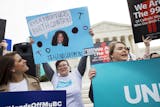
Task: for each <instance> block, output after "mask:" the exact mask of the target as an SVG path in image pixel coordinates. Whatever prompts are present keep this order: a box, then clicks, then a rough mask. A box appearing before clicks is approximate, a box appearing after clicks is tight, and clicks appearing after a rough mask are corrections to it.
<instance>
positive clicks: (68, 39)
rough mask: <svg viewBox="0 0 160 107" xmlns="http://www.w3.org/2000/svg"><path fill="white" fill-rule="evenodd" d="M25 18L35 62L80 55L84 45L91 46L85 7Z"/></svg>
mask: <svg viewBox="0 0 160 107" xmlns="http://www.w3.org/2000/svg"><path fill="white" fill-rule="evenodd" d="M26 19H27V23H28V27H29V31H30V35H31V36H32V38H33V40H34V44H33V45H32V46H33V55H34V60H35V63H36V64H38V63H43V62H49V61H54V60H61V59H66V58H72V57H80V56H83V51H84V48H90V47H93V42H92V38H91V36H90V34H89V28H90V23H89V15H88V9H87V7H82V8H75V9H69V10H64V11H58V12H53V13H46V14H40V15H35V16H29V17H27V18H26Z"/></svg>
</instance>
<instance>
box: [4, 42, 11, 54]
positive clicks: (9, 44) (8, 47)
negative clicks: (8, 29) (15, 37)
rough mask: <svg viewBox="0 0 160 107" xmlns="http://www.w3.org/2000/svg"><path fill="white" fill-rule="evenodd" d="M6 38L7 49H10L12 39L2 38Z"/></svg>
mask: <svg viewBox="0 0 160 107" xmlns="http://www.w3.org/2000/svg"><path fill="white" fill-rule="evenodd" d="M4 40H6V42H7V44H8V46H7V51H11V49H12V40H11V39H4Z"/></svg>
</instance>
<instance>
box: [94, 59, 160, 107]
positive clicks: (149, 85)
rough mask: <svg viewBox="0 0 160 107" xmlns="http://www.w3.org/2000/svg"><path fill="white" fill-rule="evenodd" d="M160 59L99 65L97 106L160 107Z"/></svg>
mask: <svg viewBox="0 0 160 107" xmlns="http://www.w3.org/2000/svg"><path fill="white" fill-rule="evenodd" d="M159 66H160V59H151V60H140V61H129V62H110V63H103V64H96V65H94V68H95V69H96V72H97V73H96V77H95V78H94V79H93V95H94V104H95V106H94V107H160V69H159Z"/></svg>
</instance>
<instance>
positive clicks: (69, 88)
mask: <svg viewBox="0 0 160 107" xmlns="http://www.w3.org/2000/svg"><path fill="white" fill-rule="evenodd" d="M90 34H91V35H94V34H93V31H92V30H90ZM142 40H143V42H144V44H145V47H146V48H145V54H144V57H143V58H137V59H150V58H159V57H160V54H158V53H156V52H154V53H150V41H151V39H150V38H149V37H147V38H144V37H143V36H142ZM32 43H33V42H32ZM0 46H1V48H2V47H3V48H2V49H3V56H0V92H13V91H34V90H35V91H36V90H41V87H40V82H39V80H38V79H37V78H36V77H33V76H30V75H27V74H26V73H25V72H26V71H27V70H28V69H29V68H28V66H27V65H26V60H24V59H22V57H21V56H20V55H19V54H18V53H17V52H7V50H6V47H7V43H6V42H5V41H2V42H1V43H0ZM129 51H130V50H129V48H128V47H127V46H126V44H125V43H123V42H121V41H112V42H111V43H110V44H109V57H110V61H112V62H118V61H129V60H135V59H133V58H132V57H131V56H130V52H129ZM86 63H87V56H84V57H82V58H81V60H80V62H79V65H78V67H77V70H75V71H72V70H71V67H70V64H69V62H68V61H67V60H65V59H64V60H58V61H57V62H56V63H55V67H56V70H53V69H52V68H51V67H50V65H49V64H48V63H43V68H44V71H45V73H46V76H47V78H48V79H49V80H50V81H51V83H52V84H53V86H54V89H55V90H66V93H67V96H66V98H67V107H76V106H78V107H84V104H83V102H82V97H81V90H82V77H83V75H84V73H85V71H86ZM88 75H89V78H90V79H91V80H92V78H94V76H96V69H92V68H91V69H90V71H89V74H88ZM89 98H90V99H91V101H92V102H94V100H93V99H94V98H93V91H92V84H91V86H90V91H89Z"/></svg>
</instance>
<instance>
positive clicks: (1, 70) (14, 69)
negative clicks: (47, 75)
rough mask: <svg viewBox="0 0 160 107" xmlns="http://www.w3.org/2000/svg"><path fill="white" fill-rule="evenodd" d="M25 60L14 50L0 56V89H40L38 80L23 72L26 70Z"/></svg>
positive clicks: (5, 90) (4, 90) (7, 90)
mask: <svg viewBox="0 0 160 107" xmlns="http://www.w3.org/2000/svg"><path fill="white" fill-rule="evenodd" d="M28 69H29V68H28V66H27V64H26V60H24V59H22V58H21V56H20V55H19V54H18V53H16V52H11V53H7V54H6V55H4V56H1V57H0V74H1V75H0V91H3V92H12V91H34V90H41V88H40V84H39V80H38V79H36V78H35V77H32V76H30V75H27V74H25V72H26V71H27V70H28Z"/></svg>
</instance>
